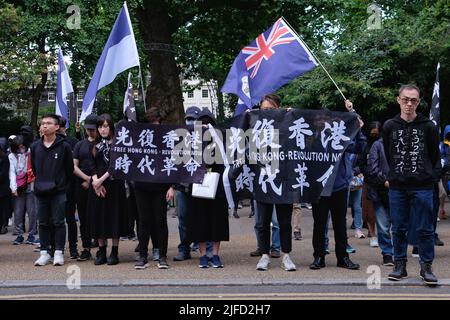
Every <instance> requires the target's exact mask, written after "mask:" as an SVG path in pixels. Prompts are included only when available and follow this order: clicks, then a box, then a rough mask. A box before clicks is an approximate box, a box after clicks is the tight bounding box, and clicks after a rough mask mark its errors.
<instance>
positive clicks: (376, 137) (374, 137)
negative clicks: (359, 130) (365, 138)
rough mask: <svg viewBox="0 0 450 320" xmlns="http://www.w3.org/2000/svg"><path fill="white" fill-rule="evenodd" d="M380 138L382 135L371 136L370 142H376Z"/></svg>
mask: <svg viewBox="0 0 450 320" xmlns="http://www.w3.org/2000/svg"><path fill="white" fill-rule="evenodd" d="M379 137H380V135H378V134H371V135H370V136H369V141H375V140H378V138H379Z"/></svg>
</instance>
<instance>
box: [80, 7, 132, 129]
mask: <svg viewBox="0 0 450 320" xmlns="http://www.w3.org/2000/svg"><path fill="white" fill-rule="evenodd" d="M138 65H139V54H138V51H137V47H136V40H135V38H134V33H133V26H132V25H131V20H130V15H129V13H128V9H127V5H126V3H124V4H123V7H122V10H121V11H120V13H119V16H118V17H117V20H116V22H115V23H114V26H113V28H112V31H111V34H110V35H109V38H108V41H107V42H106V45H105V48H104V49H103V52H102V55H101V56H100V59H99V61H98V62H97V66H96V67H95V71H94V75H93V76H92V80H91V82H90V83H89V87H88V89H87V92H86V95H85V96H84V100H83V112H82V113H81V117H80V121H83V120H84V119H85V118H86V117H87V116H88V115H89V114H91V113H92V109H93V106H94V102H95V96H96V95H97V91H98V90H100V89H101V88H103V87H106V86H107V85H108V84H110V83H111V82H113V81H114V79H115V78H116V77H117V75H118V74H119V73H121V72H123V71H125V70H127V69H129V68H132V67H135V66H138Z"/></svg>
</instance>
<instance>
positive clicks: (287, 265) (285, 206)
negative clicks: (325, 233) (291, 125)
mask: <svg viewBox="0 0 450 320" xmlns="http://www.w3.org/2000/svg"><path fill="white" fill-rule="evenodd" d="M280 107H281V99H280V97H279V96H277V95H276V94H269V95H266V96H265V97H264V98H263V99H262V100H261V110H270V109H278V108H280ZM256 203H257V206H256V216H258V215H259V220H260V221H261V229H260V236H259V239H258V235H257V241H258V240H259V241H260V249H261V253H262V257H261V259H260V260H259V262H258V264H257V266H256V269H257V270H260V271H266V270H268V268H269V264H270V258H269V249H270V222H271V220H272V217H273V213H274V210H275V211H276V216H277V219H278V223H279V226H280V239H281V251H282V252H283V259H282V261H281V267H282V268H283V269H284V270H286V271H295V270H297V267H296V266H295V264H294V263H293V262H292V260H291V258H290V256H289V254H290V252H291V250H292V235H291V233H292V225H291V220H292V210H293V204H292V203H277V204H273V203H265V202H262V201H257V202H256ZM255 230H256V224H255Z"/></svg>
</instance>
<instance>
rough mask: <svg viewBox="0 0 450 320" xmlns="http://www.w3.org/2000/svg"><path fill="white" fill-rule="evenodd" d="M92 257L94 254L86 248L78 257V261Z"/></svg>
mask: <svg viewBox="0 0 450 320" xmlns="http://www.w3.org/2000/svg"><path fill="white" fill-rule="evenodd" d="M91 258H92V254H91V252H90V251H89V250H87V249H84V250H83V251H82V252H81V254H80V256H79V257H78V258H77V261H87V260H90V259H91Z"/></svg>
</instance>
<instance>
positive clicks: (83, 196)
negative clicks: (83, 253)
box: [69, 179, 91, 249]
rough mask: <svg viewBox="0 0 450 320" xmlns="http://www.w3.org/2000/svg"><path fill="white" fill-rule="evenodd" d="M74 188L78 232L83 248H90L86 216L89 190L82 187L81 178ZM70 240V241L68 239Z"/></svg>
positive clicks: (89, 234) (87, 218)
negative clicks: (78, 222) (78, 223)
mask: <svg viewBox="0 0 450 320" xmlns="http://www.w3.org/2000/svg"><path fill="white" fill-rule="evenodd" d="M77 182H79V183H77V188H76V203H77V209H78V218H79V219H80V234H81V242H82V244H83V248H86V249H89V248H91V233H90V232H89V217H88V210H87V208H88V194H89V190H85V189H83V187H82V186H81V182H82V180H81V179H80V180H77ZM69 242H70V241H69Z"/></svg>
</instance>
